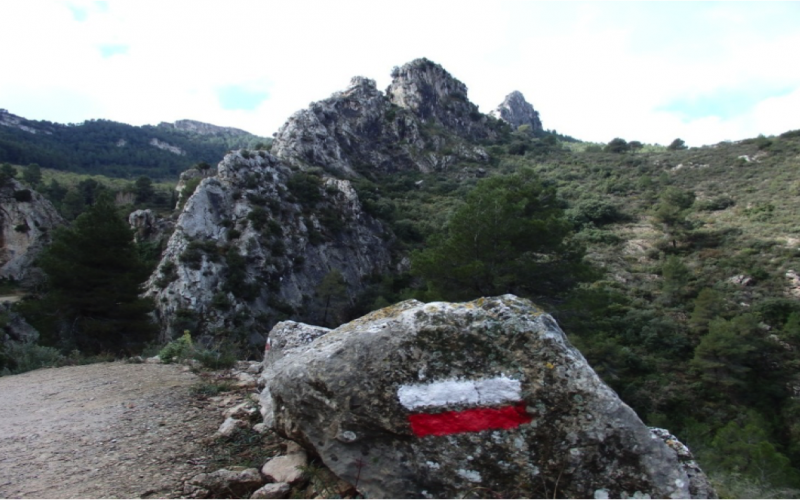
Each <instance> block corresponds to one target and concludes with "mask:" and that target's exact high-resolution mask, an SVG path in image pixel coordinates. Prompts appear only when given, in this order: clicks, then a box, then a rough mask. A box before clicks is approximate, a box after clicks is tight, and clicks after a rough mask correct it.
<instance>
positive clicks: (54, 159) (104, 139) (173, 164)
mask: <svg viewBox="0 0 800 500" xmlns="http://www.w3.org/2000/svg"><path fill="white" fill-rule="evenodd" d="M22 123H24V124H25V125H26V126H29V127H31V128H34V129H37V130H46V131H47V132H48V133H39V134H31V133H29V132H25V131H23V130H20V129H17V128H12V127H3V129H2V130H0V161H5V162H10V163H15V164H18V165H27V164H34V163H35V164H38V165H41V167H43V168H53V169H57V170H67V171H71V172H77V173H87V174H103V175H109V176H113V177H119V178H125V179H129V180H131V179H136V178H138V177H139V176H143V175H146V176H149V177H151V178H160V179H177V178H178V175H179V174H180V173H181V172H182V171H184V170H187V169H188V168H190V167H191V166H192V165H193V164H196V163H198V162H200V163H206V164H208V162H212V163H216V162H218V161H219V159H220V158H221V157H222V156H223V155H224V154H225V152H226V151H228V150H231V149H239V148H242V147H249V146H251V145H255V144H256V143H259V142H261V143H271V139H264V138H260V137H256V136H254V135H250V134H246V133H242V134H228V133H223V134H214V135H202V134H194V133H191V132H186V131H182V130H177V129H174V128H168V127H161V126H158V127H154V126H150V125H145V126H143V127H134V126H131V125H127V124H124V123H117V122H112V121H109V120H88V121H86V122H83V123H81V124H79V125H61V124H56V123H50V122H45V121H35V120H24V119H23V121H22ZM153 139H156V140H158V141H160V142H162V143H167V144H170V145H172V146H176V147H179V148H180V149H182V150H183V151H184V152H185V154H183V155H176V154H174V153H172V152H170V151H165V150H162V149H159V148H157V147H153V145H152V144H151V141H152V140H153ZM31 185H34V184H33V183H31Z"/></svg>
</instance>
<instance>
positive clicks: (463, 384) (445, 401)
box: [397, 375, 532, 437]
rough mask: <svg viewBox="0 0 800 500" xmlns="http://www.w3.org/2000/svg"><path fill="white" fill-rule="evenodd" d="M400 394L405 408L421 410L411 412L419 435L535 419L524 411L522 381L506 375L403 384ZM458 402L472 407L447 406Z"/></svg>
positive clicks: (499, 426)
mask: <svg viewBox="0 0 800 500" xmlns="http://www.w3.org/2000/svg"><path fill="white" fill-rule="evenodd" d="M397 397H398V398H399V399H400V404H402V405H403V406H404V407H405V408H406V409H408V410H411V411H412V412H417V411H419V413H412V414H410V415H409V416H408V422H409V424H411V430H412V431H413V432H414V434H416V435H417V436H419V437H422V436H430V435H433V436H446V435H448V434H459V433H462V432H480V431H485V430H495V429H514V428H517V427H519V426H520V425H522V424H527V423H528V422H530V421H531V420H532V418H531V416H530V415H528V413H527V412H526V411H525V403H524V402H523V401H522V385H521V384H520V381H519V380H514V379H512V378H508V377H506V376H504V375H501V376H499V377H493V378H487V379H478V380H443V381H440V382H433V383H429V384H409V385H402V386H400V388H399V389H398V390H397ZM455 405H458V406H472V407H473V408H467V409H464V410H456V411H448V410H447V409H446V408H447V407H448V406H455ZM421 410H426V411H421ZM434 410H440V411H439V412H437V413H434V412H433V411H434ZM442 410H444V411H442Z"/></svg>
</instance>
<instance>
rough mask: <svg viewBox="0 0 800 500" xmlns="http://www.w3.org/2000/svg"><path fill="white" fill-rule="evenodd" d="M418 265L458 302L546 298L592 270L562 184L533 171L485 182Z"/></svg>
mask: <svg viewBox="0 0 800 500" xmlns="http://www.w3.org/2000/svg"><path fill="white" fill-rule="evenodd" d="M446 230H447V231H446V234H445V235H443V236H441V237H438V238H434V239H432V240H431V241H430V242H429V245H428V248H427V249H426V250H424V251H421V252H416V253H415V254H414V255H413V256H412V259H413V261H412V270H413V272H414V273H416V274H418V275H421V276H423V277H424V278H425V279H426V280H428V283H429V284H430V285H431V286H432V287H433V288H434V289H435V291H436V292H437V293H438V294H440V295H441V296H442V297H444V298H446V299H451V300H461V299H472V298H476V297H480V296H489V295H501V294H504V293H514V294H517V295H520V296H524V297H528V298H538V299H540V300H546V299H547V298H553V297H556V296H559V295H561V294H562V293H563V292H565V291H567V290H569V289H570V288H571V287H572V286H573V285H575V284H576V283H577V282H579V281H581V280H582V279H585V278H586V277H587V276H589V275H590V274H591V271H590V268H589V266H588V265H587V264H586V263H584V261H583V248H581V247H580V246H578V245H575V244H570V243H569V241H568V238H569V236H570V235H571V233H572V225H571V224H570V222H569V221H568V220H567V218H566V217H565V215H564V211H563V209H562V206H561V204H560V202H559V200H558V198H557V196H556V192H555V189H554V188H553V187H550V186H545V185H544V184H543V183H542V182H541V181H540V180H539V179H538V177H537V176H536V174H535V173H534V172H533V171H531V170H523V171H521V172H519V173H517V174H514V175H510V176H506V177H492V178H489V179H486V180H483V181H481V182H479V183H478V185H477V186H476V187H475V188H474V189H473V190H472V191H471V192H470V193H469V194H468V195H467V200H466V203H465V204H464V205H463V206H462V207H461V208H459V209H458V210H456V212H455V213H454V214H453V216H452V217H451V218H450V220H449V222H448V224H447V228H446Z"/></svg>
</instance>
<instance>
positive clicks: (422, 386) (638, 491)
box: [261, 295, 715, 498]
mask: <svg viewBox="0 0 800 500" xmlns="http://www.w3.org/2000/svg"><path fill="white" fill-rule="evenodd" d="M270 340H271V342H270V344H269V345H268V347H269V350H268V351H267V355H266V358H265V362H264V365H265V369H264V373H263V374H262V380H263V381H264V382H265V384H266V387H265V390H264V392H263V393H262V396H261V401H262V406H263V407H262V413H263V414H264V416H265V422H266V423H268V424H269V425H271V426H272V427H273V429H274V430H276V431H277V432H278V433H279V434H281V435H283V436H285V437H287V438H289V439H292V440H295V441H297V442H299V443H302V444H303V445H304V446H305V447H306V448H307V449H308V450H309V451H311V452H313V453H315V454H317V455H319V456H320V457H321V458H322V460H323V462H324V463H325V464H326V465H327V466H328V467H330V469H331V470H332V471H333V472H334V473H336V474H337V475H338V476H339V477H340V478H341V479H343V480H345V481H348V482H349V483H350V484H352V485H354V486H355V487H356V488H357V489H358V490H359V491H360V492H361V493H363V494H364V495H365V496H366V497H367V498H385V497H389V498H461V497H464V496H465V495H468V494H476V495H478V496H480V497H487V496H491V497H498V498H546V497H551V496H559V497H577V498H612V497H616V498H649V497H652V498H690V497H713V496H714V495H715V493H714V491H713V489H712V488H711V487H710V486H709V483H708V481H707V480H706V478H705V476H704V474H703V473H702V472H701V471H700V470H699V469H698V467H697V465H696V463H694V461H693V460H692V457H691V454H690V453H689V452H688V450H687V449H686V448H685V447H684V446H683V445H680V443H678V442H677V440H675V438H674V436H671V435H670V434H669V433H668V432H666V431H663V430H660V429H659V430H651V429H649V428H648V427H646V426H645V425H644V424H643V423H642V421H641V420H640V419H639V418H638V417H637V415H636V414H635V413H634V411H633V410H632V409H631V408H630V407H628V406H627V405H626V404H624V403H623V402H622V401H621V400H620V399H619V398H618V397H617V395H616V394H615V393H614V392H613V391H612V390H611V389H610V388H609V387H607V386H606V385H605V384H604V383H603V382H602V381H601V380H600V378H599V377H598V376H597V374H596V373H595V372H594V371H593V370H592V369H591V367H590V366H589V365H588V363H587V362H586V360H585V359H584V358H583V356H582V355H581V354H580V353H579V352H578V351H577V350H576V349H575V348H574V347H572V346H571V345H570V344H569V342H568V340H567V339H566V336H565V335H564V333H563V332H562V331H561V330H560V329H559V327H558V325H557V324H556V323H555V321H554V320H553V319H552V318H551V317H550V316H549V315H547V314H545V313H544V312H542V311H541V310H540V309H538V308H537V307H536V306H534V305H533V304H532V303H530V302H529V301H526V300H523V299H519V298H517V297H514V296H511V295H506V296H502V297H497V298H488V299H479V300H476V301H474V302H469V303H464V304H451V303H430V304H422V303H419V302H416V301H407V302H403V303H400V304H398V305H395V306H392V307H389V308H386V309H383V310H379V311H375V312H373V313H370V314H368V315H367V316H364V317H363V318H361V319H358V320H355V321H353V322H350V323H348V324H345V325H342V326H340V327H339V328H337V329H335V330H331V331H325V330H322V329H319V328H317V327H307V326H305V325H299V324H296V323H280V324H278V325H277V326H276V327H275V328H274V329H273V331H272V332H271V333H270ZM647 495H649V497H648V496H647Z"/></svg>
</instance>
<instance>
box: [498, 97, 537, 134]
mask: <svg viewBox="0 0 800 500" xmlns="http://www.w3.org/2000/svg"><path fill="white" fill-rule="evenodd" d="M491 114H492V116H494V117H495V118H498V119H500V120H503V121H505V122H507V123H508V124H509V125H511V126H512V127H513V128H514V129H517V128H518V127H520V126H522V125H530V127H531V131H532V132H541V131H543V130H544V128H543V127H542V120H540V119H539V112H538V111H536V110H535V109H533V106H532V105H531V104H530V103H529V102H528V101H526V100H525V96H523V95H522V92H520V91H518V90H515V91H514V92H512V93H510V94H508V95H507V96H506V98H505V99H504V100H503V102H502V103H501V104H500V105H499V106H497V109H495V110H494V111H492V113H491Z"/></svg>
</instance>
